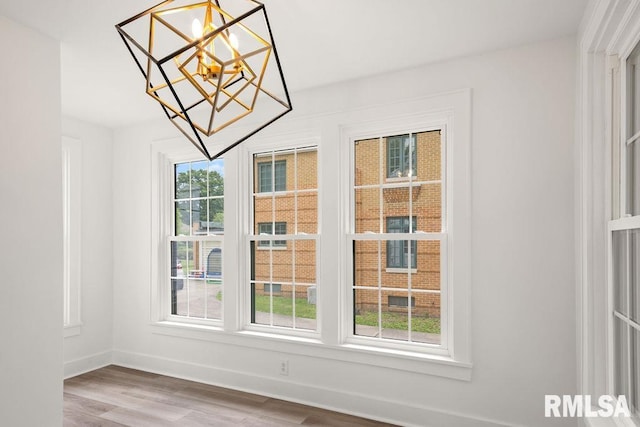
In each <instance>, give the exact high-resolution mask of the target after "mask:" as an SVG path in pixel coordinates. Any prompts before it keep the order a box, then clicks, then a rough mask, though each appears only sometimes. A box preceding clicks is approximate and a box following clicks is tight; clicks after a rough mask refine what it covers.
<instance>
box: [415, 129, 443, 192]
mask: <svg viewBox="0 0 640 427" xmlns="http://www.w3.org/2000/svg"><path fill="white" fill-rule="evenodd" d="M440 133H441V132H440V131H439V130H436V131H431V132H420V133H418V134H416V139H417V148H416V157H417V161H418V164H419V165H420V167H418V168H417V174H416V180H417V181H440V180H441V179H442V155H441V153H442V146H441V142H440V138H441V136H440Z"/></svg>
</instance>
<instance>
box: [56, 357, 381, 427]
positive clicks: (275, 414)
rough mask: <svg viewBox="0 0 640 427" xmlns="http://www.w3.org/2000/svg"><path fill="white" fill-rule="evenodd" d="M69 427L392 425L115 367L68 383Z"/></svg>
mask: <svg viewBox="0 0 640 427" xmlns="http://www.w3.org/2000/svg"><path fill="white" fill-rule="evenodd" d="M64 425H65V426H68V427H75V426H82V427H86V426H96V427H98V426H104V427H112V426H135V427H138V426H140V427H147V426H148V427H163V426H173V427H176V426H180V427H197V426H217V427H218V426H219V427H230V426H244V427H254V426H255V427H257V426H268V427H288V426H335V427H347V426H349V427H370V426H371V427H373V426H377V427H380V426H389V425H390V424H384V423H379V422H376V421H371V420H367V419H364V418H358V417H353V416H350V415H345V414H340V413H337V412H331V411H326V410H323V409H318V408H313V407H310V406H305V405H299V404H296V403H291V402H285V401H282V400H277V399H272V398H268V397H264V396H259V395H255V394H249V393H242V392H238V391H234V390H228V389H224V388H220V387H215V386H210V385H206V384H201V383H196V382H193V381H186V380H181V379H177V378H172V377H166V376H163V375H157V374H152V373H148V372H143V371H137V370H134V369H128V368H123V367H119V366H114V365H111V366H107V367H105V368H102V369H98V370H96V371H92V372H89V373H86V374H83V375H79V376H77V377H74V378H69V379H68V380H66V381H65V382H64Z"/></svg>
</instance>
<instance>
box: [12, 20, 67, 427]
mask: <svg viewBox="0 0 640 427" xmlns="http://www.w3.org/2000/svg"><path fill="white" fill-rule="evenodd" d="M0 52H2V55H3V58H4V59H3V65H2V71H1V72H0V149H1V151H0V199H1V200H2V204H1V206H2V208H0V236H2V237H1V238H0V241H1V242H2V244H0V271H1V272H2V273H1V274H0V285H1V288H2V298H0V340H1V342H0V418H1V421H0V423H1V424H2V425H7V426H9V425H10V426H45V425H46V426H55V425H61V424H62V163H61V145H60V59H59V58H60V48H59V45H58V43H57V42H56V41H55V40H53V39H49V38H47V37H45V36H43V35H42V34H40V33H38V32H36V31H34V30H31V29H28V28H26V27H23V26H21V25H19V24H16V23H14V22H12V21H10V20H8V19H6V18H4V17H3V16H0Z"/></svg>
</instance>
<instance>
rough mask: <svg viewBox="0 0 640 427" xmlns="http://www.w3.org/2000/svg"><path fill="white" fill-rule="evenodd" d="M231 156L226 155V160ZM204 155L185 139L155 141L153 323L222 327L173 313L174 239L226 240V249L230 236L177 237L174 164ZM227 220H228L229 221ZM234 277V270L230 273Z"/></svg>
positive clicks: (224, 263)
mask: <svg viewBox="0 0 640 427" xmlns="http://www.w3.org/2000/svg"><path fill="white" fill-rule="evenodd" d="M226 157H227V156H225V159H226ZM201 160H202V155H201V154H200V153H197V152H194V150H192V149H191V148H190V147H189V146H188V145H185V144H184V141H181V140H179V139H169V140H160V141H154V143H153V144H152V147H151V173H152V179H151V182H152V188H151V207H152V209H151V282H150V286H149V288H150V297H151V311H150V314H151V319H150V320H151V322H152V323H156V324H157V323H161V322H170V323H173V324H185V325H200V326H204V327H208V328H212V329H218V330H222V324H223V323H222V320H217V319H198V318H189V317H184V316H177V315H173V314H171V312H170V301H169V298H170V286H171V280H170V273H169V271H168V270H169V269H168V268H165V267H168V265H169V260H170V257H171V254H170V245H169V242H170V241H195V240H199V241H222V247H223V248H225V249H224V250H225V251H226V244H227V242H228V240H229V239H227V238H226V237H225V236H220V235H206V236H204V235H203V236H173V235H172V233H173V226H174V224H173V222H174V218H173V215H172V214H171V213H172V212H173V196H172V195H173V194H174V193H173V192H174V165H175V164H176V163H184V162H190V161H201ZM226 175H227V172H226V171H225V197H224V200H225V202H224V203H225V207H226V203H227V202H226V194H227V190H226V187H227V186H226ZM225 223H226V220H225ZM227 258H229V257H227V256H226V255H224V256H223V257H222V272H223V273H222V275H223V277H224V278H225V280H224V281H223V295H225V301H224V303H223V313H222V319H224V314H225V313H224V312H225V306H226V304H227V301H226V297H227V293H228V292H229V291H230V290H231V288H230V287H227V286H225V283H226V281H227V280H228V278H227V274H226V273H227V269H228V268H230V269H233V267H232V266H229V265H228V264H229V263H228V261H227ZM230 274H231V276H232V277H233V273H230ZM228 288H229V289H228Z"/></svg>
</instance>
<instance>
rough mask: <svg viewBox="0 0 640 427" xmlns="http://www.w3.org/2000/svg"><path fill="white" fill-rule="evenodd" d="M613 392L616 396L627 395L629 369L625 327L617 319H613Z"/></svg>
mask: <svg viewBox="0 0 640 427" xmlns="http://www.w3.org/2000/svg"><path fill="white" fill-rule="evenodd" d="M613 340H614V343H613V351H614V365H615V372H614V390H615V394H616V395H618V396H619V395H622V394H624V395H625V396H626V395H627V390H628V385H629V380H628V378H629V369H628V364H627V360H628V359H627V357H628V345H629V343H628V338H627V325H626V324H625V323H624V322H623V321H622V320H620V319H618V318H617V317H616V318H614V336H613Z"/></svg>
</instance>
